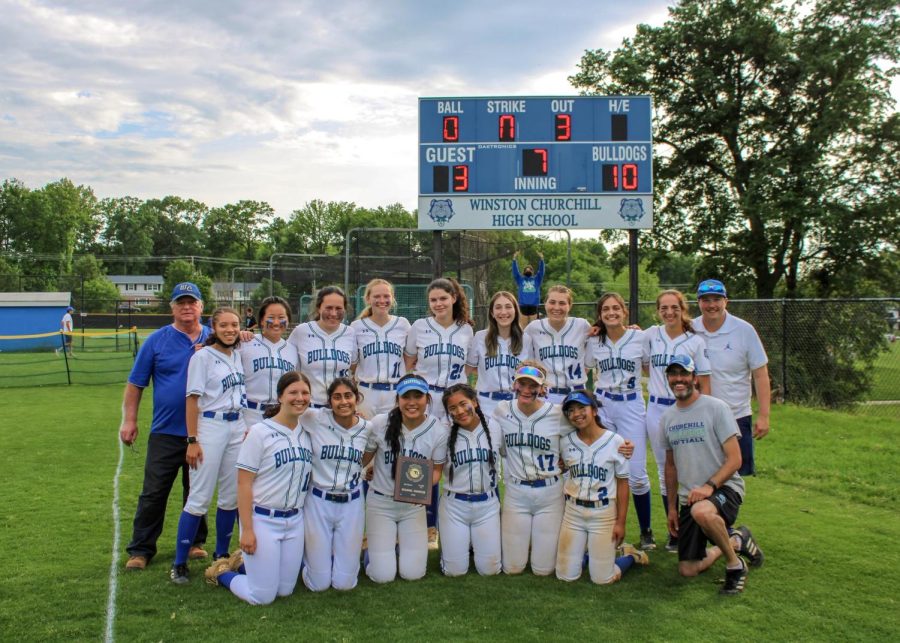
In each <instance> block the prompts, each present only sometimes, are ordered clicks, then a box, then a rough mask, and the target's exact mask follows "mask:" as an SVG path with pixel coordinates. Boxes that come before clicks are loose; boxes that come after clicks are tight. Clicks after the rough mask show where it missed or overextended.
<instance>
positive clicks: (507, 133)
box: [498, 114, 516, 141]
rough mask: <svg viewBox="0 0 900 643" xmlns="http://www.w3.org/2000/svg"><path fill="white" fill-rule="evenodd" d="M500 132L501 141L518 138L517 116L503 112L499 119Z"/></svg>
mask: <svg viewBox="0 0 900 643" xmlns="http://www.w3.org/2000/svg"><path fill="white" fill-rule="evenodd" d="M498 123H499V126H500V132H499V136H498V138H499V139H500V140H501V141H514V140H516V117H515V116H513V115H512V114H501V115H500V120H499V121H498Z"/></svg>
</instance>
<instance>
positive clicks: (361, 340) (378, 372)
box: [350, 315, 409, 384]
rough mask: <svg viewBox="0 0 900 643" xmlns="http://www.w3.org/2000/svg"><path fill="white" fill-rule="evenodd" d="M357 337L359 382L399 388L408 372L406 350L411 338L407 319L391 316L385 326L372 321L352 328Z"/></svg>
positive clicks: (357, 373) (357, 376) (368, 320)
mask: <svg viewBox="0 0 900 643" xmlns="http://www.w3.org/2000/svg"><path fill="white" fill-rule="evenodd" d="M350 327H351V328H353V331H354V333H355V334H356V352H357V357H356V362H357V366H356V379H358V380H359V381H360V382H368V383H373V382H380V383H391V384H396V383H397V380H399V379H400V378H401V377H403V375H404V373H405V372H406V369H405V367H404V366H403V349H404V348H405V347H406V336H407V335H408V334H409V321H407V319H406V317H394V316H393V315H392V316H391V318H390V320H389V321H388V323H387V324H385V325H384V326H379V325H378V324H376V323H375V322H373V321H372V319H371V318H363V319H357V320H356V321H355V322H353V323H352V324H350Z"/></svg>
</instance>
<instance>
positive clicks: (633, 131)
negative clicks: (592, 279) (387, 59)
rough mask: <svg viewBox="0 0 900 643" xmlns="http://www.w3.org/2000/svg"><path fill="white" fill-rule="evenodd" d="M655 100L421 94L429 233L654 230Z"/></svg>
mask: <svg viewBox="0 0 900 643" xmlns="http://www.w3.org/2000/svg"><path fill="white" fill-rule="evenodd" d="M651 108H652V106H651V102H650V97H649V96H561V97H546V96H540V97H533V96H513V97H496V98H420V99H419V229H423V230H466V229H468V230H539V229H554V230H555V229H562V228H564V229H570V230H571V229H584V230H590V229H601V228H623V229H639V228H650V227H652V223H653V172H652V169H653V155H652V152H653V150H652V139H651Z"/></svg>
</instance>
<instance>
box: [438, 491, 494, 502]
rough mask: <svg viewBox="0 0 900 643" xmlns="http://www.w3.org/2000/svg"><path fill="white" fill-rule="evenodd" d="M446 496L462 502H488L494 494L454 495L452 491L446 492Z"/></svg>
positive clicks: (491, 492)
mask: <svg viewBox="0 0 900 643" xmlns="http://www.w3.org/2000/svg"><path fill="white" fill-rule="evenodd" d="M447 496H448V497H450V498H456V499H457V500H462V501H463V502H484V501H485V500H490V499H491V498H493V497H494V492H493V491H490V492H485V493H455V492H453V491H448V492H447Z"/></svg>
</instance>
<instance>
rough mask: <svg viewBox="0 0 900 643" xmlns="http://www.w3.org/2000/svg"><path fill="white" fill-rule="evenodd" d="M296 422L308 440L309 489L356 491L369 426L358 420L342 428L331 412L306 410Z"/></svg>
mask: <svg viewBox="0 0 900 643" xmlns="http://www.w3.org/2000/svg"><path fill="white" fill-rule="evenodd" d="M300 423H301V424H302V425H303V428H304V429H306V431H307V432H308V433H309V435H310V439H311V441H312V451H313V456H314V457H313V478H312V480H313V486H314V487H316V488H318V489H322V490H323V491H333V492H336V493H348V492H351V491H355V490H356V489H358V488H359V486H360V481H361V477H362V458H363V453H364V452H365V450H366V443H367V442H368V440H369V433H370V431H371V428H372V423H371V422H369V421H368V420H364V419H362V418H360V419H359V420H358V421H357V423H356V424H355V425H353V426H352V427H351V428H349V429H345V428H344V427H342V426H341V425H339V424H338V423H337V422H335V421H334V414H333V413H332V412H331V409H309V410H308V411H307V412H306V413H304V414H303V416H302V417H301V418H300Z"/></svg>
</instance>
